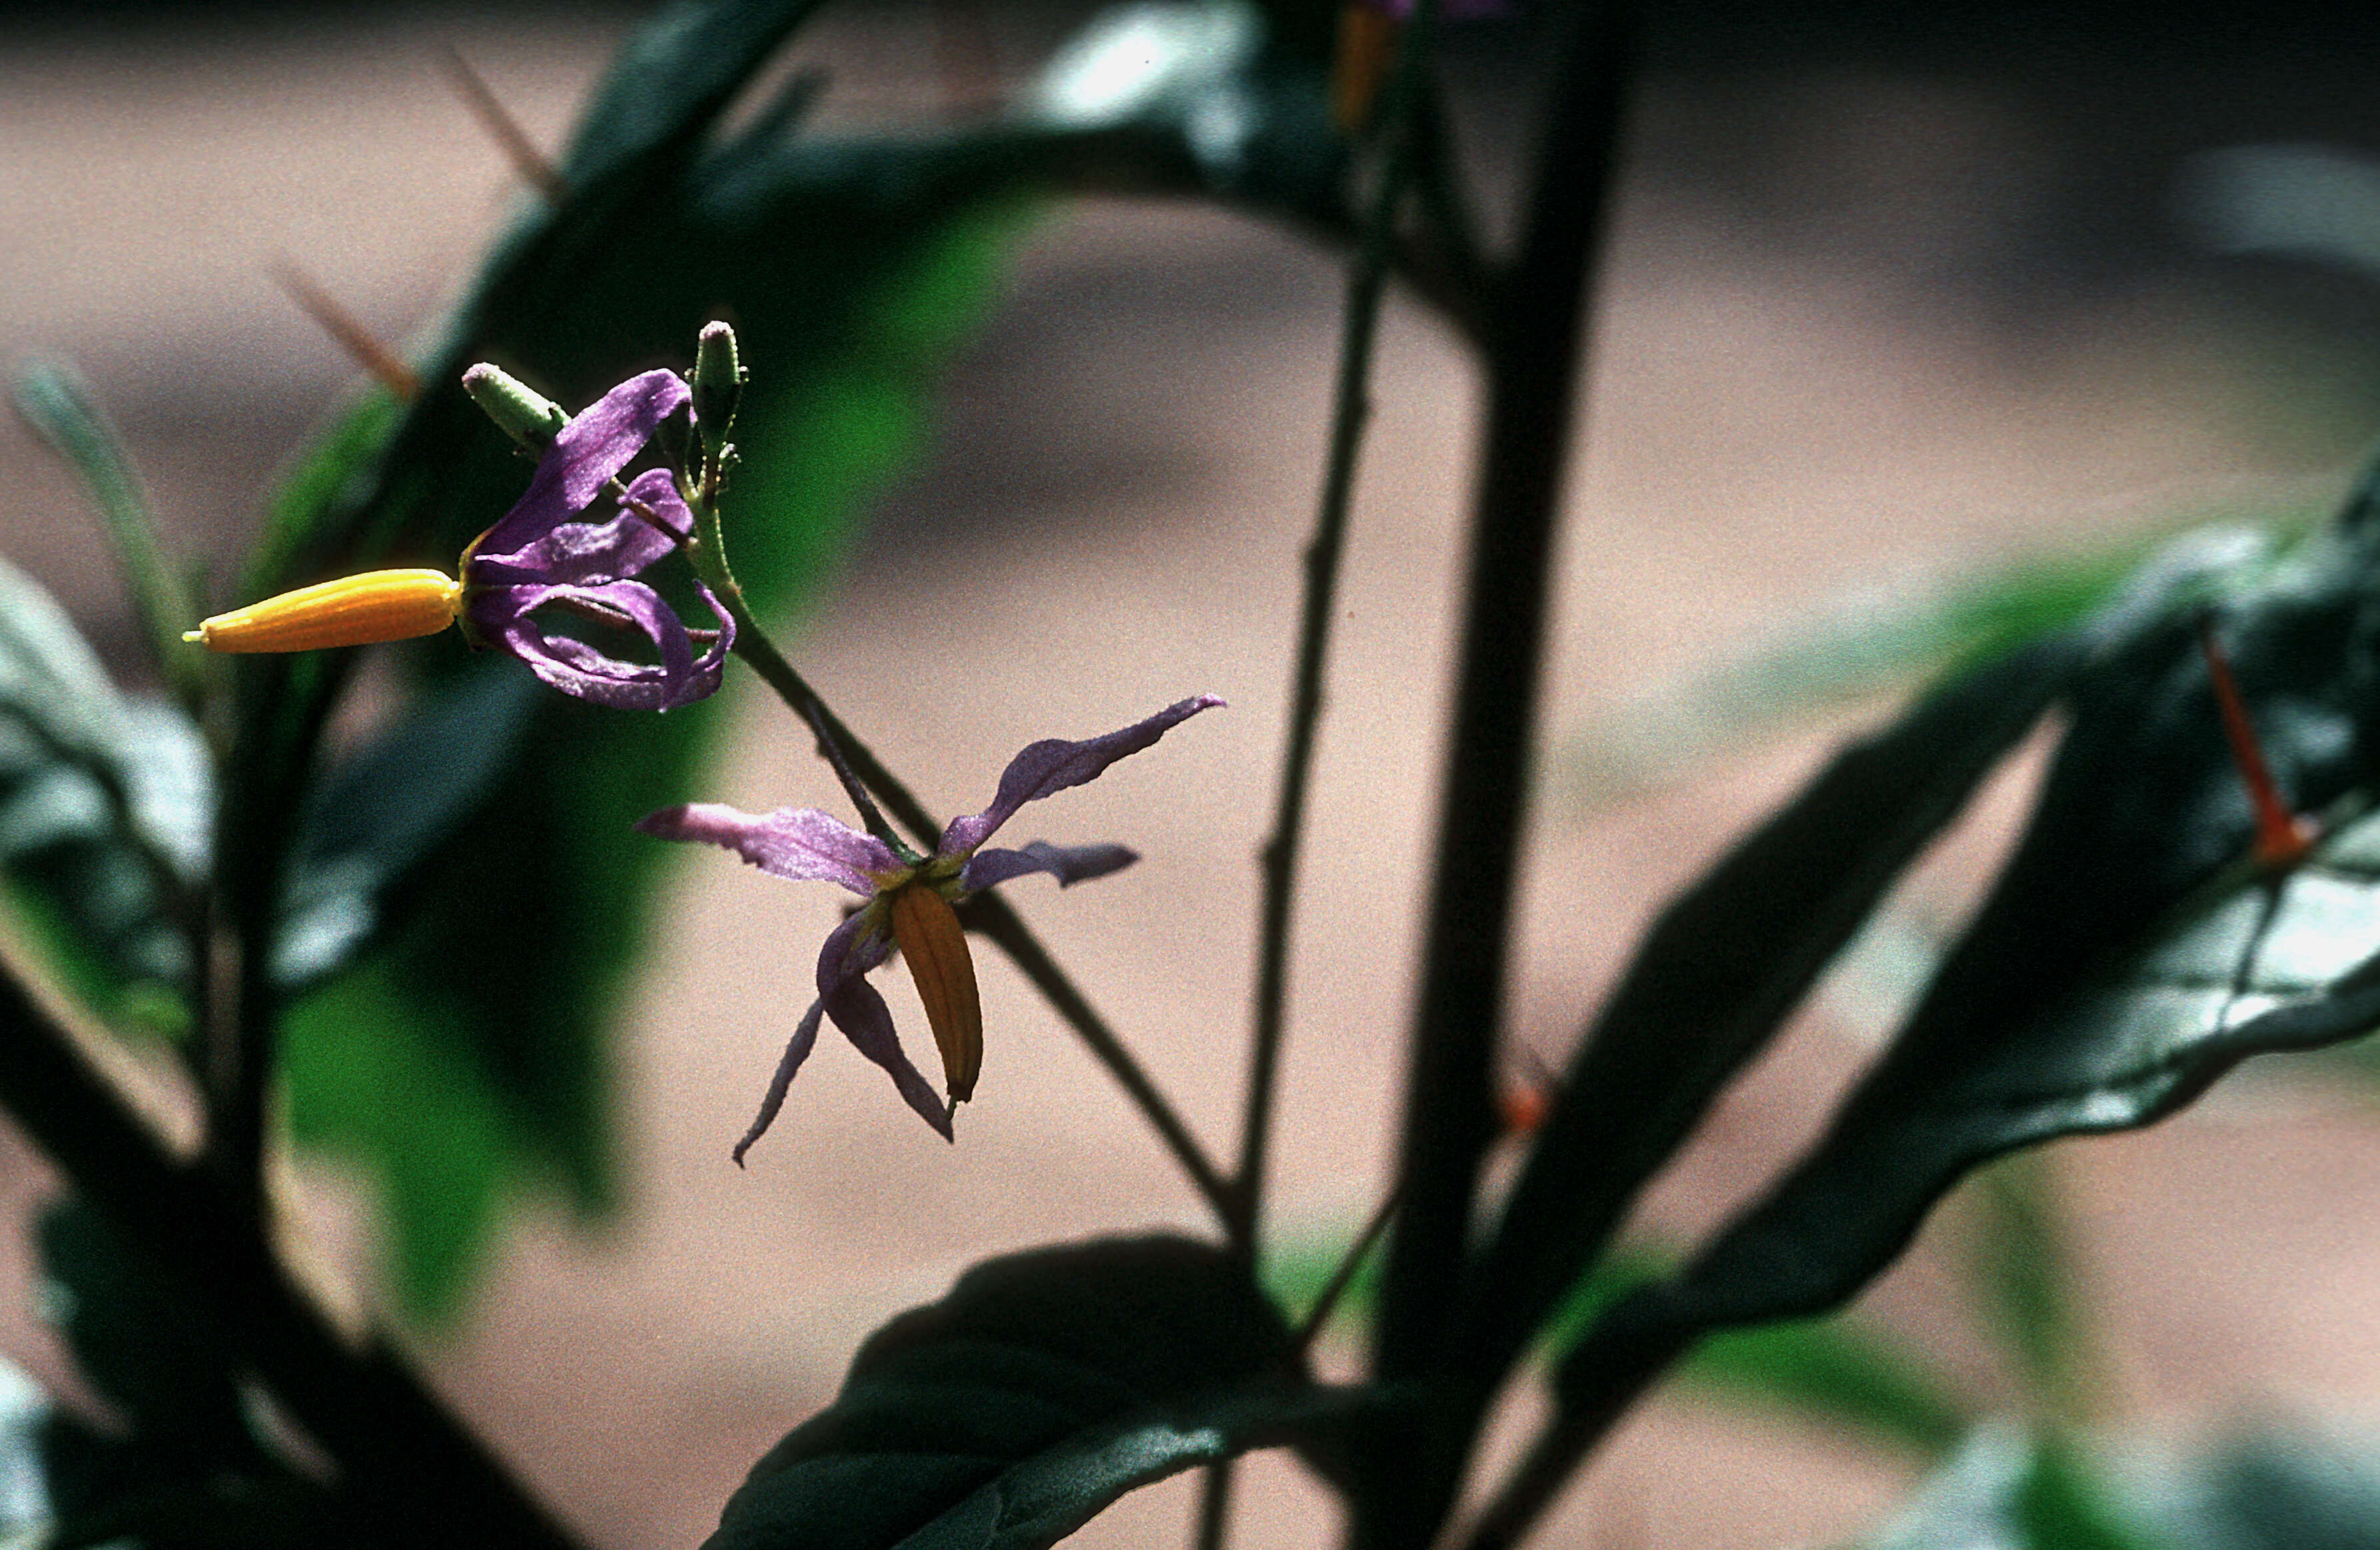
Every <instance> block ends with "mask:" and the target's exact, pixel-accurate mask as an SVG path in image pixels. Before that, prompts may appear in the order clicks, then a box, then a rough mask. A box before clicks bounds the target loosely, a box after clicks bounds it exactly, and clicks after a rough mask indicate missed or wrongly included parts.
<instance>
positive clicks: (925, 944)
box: [892, 883, 983, 1104]
mask: <svg viewBox="0 0 2380 1550" xmlns="http://www.w3.org/2000/svg"><path fill="white" fill-rule="evenodd" d="M892 939H893V940H894V941H896V942H898V943H900V944H901V956H902V957H903V958H905V959H906V960H907V961H908V963H909V977H910V978H911V979H913V980H915V981H917V999H919V1000H921V1001H923V1002H924V1003H925V1004H926V1023H927V1024H928V1025H929V1027H931V1028H932V1029H933V1030H934V1047H936V1048H938V1049H940V1050H941V1052H942V1090H943V1091H944V1092H946V1093H948V1094H949V1095H950V1096H951V1102H952V1103H953V1104H961V1103H965V1102H966V1100H967V1099H968V1098H970V1097H972V1096H975V1079H976V1076H977V1073H978V1072H981V1071H982V1070H983V1004H982V1002H981V1001H980V1000H978V999H977V997H976V990H975V960H974V959H973V958H971V957H969V956H968V955H967V945H966V933H965V931H963V930H961V929H960V928H959V917H958V916H957V915H956V914H953V912H952V910H951V906H950V904H949V903H948V902H946V901H945V900H944V899H943V898H942V896H941V894H939V893H937V892H935V891H934V890H933V889H932V888H930V887H929V886H927V885H925V884H923V883H911V884H910V885H908V886H907V887H905V888H903V889H902V890H899V891H898V892H896V893H894V894H893V895H892Z"/></svg>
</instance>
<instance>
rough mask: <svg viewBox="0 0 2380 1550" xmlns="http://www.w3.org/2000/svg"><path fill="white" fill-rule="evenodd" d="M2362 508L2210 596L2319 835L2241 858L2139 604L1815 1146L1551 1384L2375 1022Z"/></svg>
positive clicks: (1817, 1281)
mask: <svg viewBox="0 0 2380 1550" xmlns="http://www.w3.org/2000/svg"><path fill="white" fill-rule="evenodd" d="M2375 551H2380V523H2375V521H2374V511H2373V509H2372V508H2371V507H2370V506H2369V505H2368V504H2366V503H2364V502H2363V501H2362V500H2361V499H2360V498H2359V500H2358V502H2357V503H2355V505H2353V506H2352V507H2351V508H2350V512H2349V514H2348V515H2347V517H2346V518H2345V519H2344V520H2342V522H2341V523H2340V524H2339V525H2338V526H2337V527H2334V528H2332V529H2329V530H2327V531H2325V533H2323V534H2320V535H2317V537H2316V538H2315V539H2312V540H2310V541H2309V542H2308V543H2307V544H2306V545H2304V546H2302V547H2301V549H2300V550H2299V551H2297V552H2296V553H2295V554H2294V555H2292V556H2291V557H2290V558H2289V560H2288V561H2287V562H2286V563H2281V564H2279V565H2277V566H2275V567H2271V568H2269V569H2266V570H2260V571H2259V572H2257V573H2256V574H2253V575H2244V576H2242V577H2240V579H2239V580H2238V581H2237V582H2236V584H2234V585H2233V586H2231V587H2228V589H2227V595H2226V596H2225V597H2224V598H2223V599H2222V602H2221V608H2220V618H2219V626H2218V627H2219V632H2220V634H2221V635H2222V636H2224V637H2225V638H2226V639H2227V640H2228V646H2229V650H2230V654H2231V656H2232V659H2233V660H2234V663H2235V666H2236V668H2237V671H2238V675H2239V677H2240V682H2241V684H2242V686H2243V689H2244V691H2245V694H2246V696H2247V697H2248V701H2249V704H2250V706H2251V708H2252V710H2253V715H2254V717H2255V719H2256V721H2257V722H2258V724H2259V726H2260V727H2261V729H2262V732H2263V735H2264V740H2265V747H2266V752H2267V754H2268V756H2269V757H2270V758H2271V759H2272V761H2273V762H2274V764H2275V765H2276V767H2277V772H2278V775H2279V778H2280V780H2281V781H2282V782H2283V784H2284V785H2285V786H2286V787H2287V788H2288V789H2289V791H2291V792H2293V793H2296V796H2297V798H2298V800H2299V801H2300V802H2301V803H2303V804H2305V805H2309V806H2311V807H2313V809H2315V810H2317V811H2324V812H2326V813H2328V814H2329V815H2330V817H2331V821H2332V824H2333V826H2334V834H2333V837H2332V839H2331V840H2330V841H2328V842H2326V843H2325V844H2324V845H2323V846H2322V847H2321V848H2320V849H2319V850H2318V851H2317V852H2316V854H2315V855H2314V856H2313V859H2312V860H2311V861H2310V862H2309V863H2307V864H2306V865H2304V866H2300V867H2298V868H2297V869H2295V870H2293V871H2291V872H2289V873H2288V874H2286V875H2285V876H2281V877H2278V878H2266V877H2265V876H2262V875H2260V874H2258V873H2257V872H2255V871H2254V870H2253V869H2252V868H2251V867H2250V866H2248V865H2247V863H2246V862H2245V860H2244V855H2245V853H2246V851H2247V848H2248V842H2249V837H2250V827H2251V826H2250V819H2249V814H2248V807H2247V802H2246V798H2245V795H2244V793H2243V790H2242V785H2241V781H2240V775H2239V774H2238V772H2237V771H2236V769H2234V768H2233V766H2232V763H2231V759H2230V756H2229V754H2228V750H2227V747H2226V745H2225V742H2224V739H2223V735H2222V733H2221V731H2220V729H2219V727H2218V725H2217V722H2216V710H2215V705H2214V699H2213V695H2212V692H2211V690H2210V688H2209V686H2208V681H2207V673H2206V668H2205V665H2204V661H2203V660H2202V658H2201V655H2200V649H2199V645H2198V637H2197V633H2196V629H2195V627H2194V623H2193V621H2192V619H2191V618H2190V617H2187V616H2185V617H2180V618H2173V617H2160V616H2158V615H2156V614H2155V613H2154V612H2149V613H2144V614H2142V615H2140V616H2139V617H2138V618H2137V619H2136V620H2135V621H2133V622H2132V623H2131V624H2130V625H2129V627H2128V628H2127V630H2126V632H2125V633H2124V634H2122V635H2121V636H2116V637H2113V638H2112V640H2111V644H2110V647H2109V648H2108V650H2107V653H2106V655H2105V656H2104V657H2103V658H2102V659H2101V660H2098V661H2097V662H2095V663H2094V664H2093V666H2092V668H2091V670H2090V672H2088V673H2087V674H2085V675H2084V676H2083V678H2082V680H2081V681H2080V683H2079V684H2078V687H2077V689H2076V691H2075V692H2074V694H2073V696H2072V700H2073V720H2072V724H2071V727H2070V731H2069V732H2068V733H2067V736H2066V738H2065V741H2064V743H2063V745H2061V747H2060V749H2059V751H2058V758H2057V760H2056V762H2055V764H2054V765H2053V767H2052V769H2051V771H2050V774H2049V777H2048V779H2047V781H2046V783H2045V786H2044V788H2043V791H2042V794H2041V797H2040V799H2039V803H2038V805H2037V807H2036V809H2035V812H2034V818H2033V821H2032V823H2031V825H2030V827H2029V828H2028V829H2027V831H2026V834H2025V837H2024V839H2023V840H2022V842H2021V843H2020V845H2019V847H2018V849H2017V852H2016V854H2015V855H2014V856H2013V857H2012V859H2011V860H2010V863H2009V866H2008V867H2007V869H2006V870H2005V872H2004V873H2003V875H2002V877H2001V878H2000V879H1999V881H1998V884H1997V885H1996V887H1995V888H1994V890H1993V892H1992V894H1991V897H1990V898H1989V899H1988V900H1987V901H1986V902H1985V904H1984V906H1983V908H1982V909H1981V910H1980V911H1979V912H1978V914H1977V916H1976V918H1975V920H1974V922H1973V925H1972V926H1970V927H1969V929H1968V930H1967V932H1966V933H1965V934H1964V936H1963V937H1962V938H1961V940H1960V942H1959V944H1958V946H1957V947H1956V949H1955V950H1954V951H1952V953H1951V954H1950V956H1949V959H1948V961H1947V962H1946V963H1944V965H1943V967H1942V969H1941V971H1940V973H1939V974H1938V975H1937V976H1936V978H1935V980H1934V982H1933V984H1932V985H1931V987H1929V988H1928V990H1927V992H1926V994H1925V998H1924V999H1922V1001H1921V1002H1920V1004H1919V1006H1918V1007H1917V1009H1916V1010H1915V1011H1914V1012H1913V1013H1912V1015H1911V1017H1910V1019H1909V1021H1908V1023H1907V1024H1906V1025H1905V1026H1904V1028H1903V1029H1902V1031H1901V1032H1900V1035H1899V1036H1898V1037H1897V1039H1896V1040H1895V1041H1894V1043H1893V1045H1892V1046H1891V1047H1890V1048H1889V1049H1888V1051H1887V1053H1886V1054H1885V1056H1884V1057H1883V1058H1882V1059H1881V1060H1879V1061H1878V1062H1877V1064H1876V1068H1875V1069H1874V1070H1873V1071H1871V1072H1869V1073H1868V1075H1867V1076H1866V1077H1865V1078H1864V1080H1863V1081H1862V1082H1861V1083H1860V1084H1859V1086H1858V1087H1857V1088H1856V1089H1855V1090H1854V1091H1853V1093H1852V1096H1850V1097H1849V1098H1848V1099H1847V1100H1846V1101H1845V1103H1844V1105H1843V1107H1842V1108H1841V1110H1840V1113H1839V1114H1838V1115H1837V1117H1836V1119H1835V1120H1834V1121H1833V1123H1832V1125H1831V1126H1830V1128H1829V1130H1828V1133H1827V1134H1826V1136H1825V1137H1824V1138H1823V1139H1822V1140H1821V1141H1820V1142H1819V1143H1818V1144H1817V1146H1816V1148H1815V1150H1814V1151H1813V1152H1812V1153H1811V1154H1810V1156H1808V1157H1806V1158H1805V1159H1804V1160H1803V1162H1802V1163H1801V1164H1800V1165H1799V1166H1798V1167H1796V1168H1795V1169H1793V1170H1792V1171H1791V1173H1789V1174H1788V1175H1787V1176H1786V1177H1785V1178H1784V1180H1783V1181H1781V1182H1779V1184H1777V1185H1776V1186H1774V1187H1773V1188H1772V1189H1771V1190H1770V1191H1769V1192H1768V1193H1767V1196H1766V1197H1765V1198H1764V1199H1762V1200H1761V1201H1760V1202H1758V1203H1757V1204H1755V1205H1754V1206H1753V1207H1751V1208H1750V1209H1749V1210H1748V1211H1747V1212H1746V1213H1745V1214H1744V1215H1743V1216H1742V1217H1739V1218H1738V1219H1737V1220H1736V1221H1735V1222H1734V1223H1733V1224H1732V1225H1731V1226H1730V1227H1729V1228H1728V1229H1725V1230H1724V1231H1723V1232H1722V1233H1721V1234H1720V1235H1719V1236H1718V1238H1717V1239H1716V1240H1715V1241H1713V1242H1712V1243H1711V1244H1710V1245H1709V1246H1708V1247H1706V1249H1705V1251H1704V1252H1703V1253H1702V1255H1701V1257H1700V1258H1699V1259H1698V1260H1697V1261H1696V1262H1695V1263H1694V1265H1692V1266H1690V1267H1689V1268H1688V1269H1687V1270H1686V1271H1685V1272H1684V1273H1683V1275H1682V1276H1681V1277H1680V1278H1677V1279H1675V1280H1673V1281H1671V1282H1670V1283H1667V1284H1666V1285H1663V1286H1661V1287H1658V1288H1656V1289H1653V1290H1651V1291H1649V1292H1648V1293H1646V1294H1645V1295H1643V1296H1640V1297H1637V1298H1633V1299H1631V1300H1630V1301H1629V1302H1626V1303H1623V1304H1622V1305H1621V1307H1619V1308H1617V1309H1615V1310H1614V1312H1613V1314H1612V1315H1611V1316H1610V1317H1609V1318H1608V1319H1607V1320H1606V1321H1605V1326H1604V1327H1602V1328H1600V1329H1598V1330H1597V1333H1596V1334H1595V1335H1594V1336H1592V1337H1590V1338H1589V1339H1588V1340H1587V1341H1585V1342H1584V1343H1583V1344H1582V1345H1581V1347H1580V1348H1579V1350H1578V1351H1577V1352H1576V1353H1574V1354H1573V1359H1572V1360H1571V1361H1570V1362H1566V1363H1565V1369H1564V1372H1563V1374H1562V1376H1563V1387H1564V1391H1565V1393H1566V1394H1567V1395H1568V1396H1569V1397H1570V1399H1571V1400H1572V1402H1573V1403H1577V1404H1583V1405H1587V1406H1593V1405H1596V1404H1597V1403H1598V1402H1599V1401H1598V1400H1597V1398H1596V1396H1595V1393H1594V1391H1595V1390H1596V1389H1597V1387H1600V1386H1602V1385H1603V1384H1605V1383H1606V1382H1607V1381H1609V1380H1610V1379H1611V1378H1612V1377H1614V1375H1615V1374H1618V1375H1621V1376H1624V1365H1623V1366H1622V1367H1621V1368H1614V1367H1613V1366H1612V1362H1614V1361H1615V1360H1617V1358H1618V1355H1619V1353H1620V1352H1621V1350H1644V1349H1647V1348H1648V1347H1652V1348H1658V1347H1660V1346H1662V1345H1664V1344H1666V1343H1667V1342H1669V1341H1670V1340H1672V1339H1683V1338H1691V1337H1692V1335H1693V1334H1694V1333H1695V1332H1698V1331H1706V1330H1709V1329H1713V1328H1718V1327H1725V1326H1734V1325H1741V1324H1750V1323H1757V1322H1762V1321H1765V1320H1767V1319H1772V1318H1778V1317H1782V1316H1788V1315H1791V1314H1806V1313H1812V1312H1815V1311H1818V1310H1820V1309H1824V1308H1828V1307H1831V1306H1834V1305H1836V1304H1838V1303H1840V1302H1842V1301H1844V1300H1845V1299H1847V1298H1848V1297H1850V1296H1851V1295H1852V1293H1853V1292H1854V1291H1856V1290H1858V1288H1859V1287H1860V1286H1862V1285H1864V1283H1865V1282H1866V1280H1867V1279H1868V1278H1870V1277H1872V1276H1873V1275H1875V1274H1876V1272H1877V1271H1878V1270H1879V1269H1881V1268H1882V1267H1883V1266H1884V1265H1886V1264H1887V1263H1888V1262H1889V1261H1890V1259H1891V1258H1892V1256H1893V1255H1894V1254H1895V1253H1898V1252H1899V1251H1900V1247H1901V1245H1902V1244H1903V1243H1905V1242H1906V1241H1907V1240H1908V1238H1909V1235H1910V1234H1911V1233H1912V1232H1913V1231H1914V1230H1915V1229H1916V1226H1917V1223H1918V1221H1919V1220H1920V1219H1921V1218H1922V1217H1923V1216H1924V1214H1925V1210H1926V1209H1927V1208H1928V1207H1929V1206H1930V1205H1932V1203H1933V1202H1934V1201H1935V1200H1936V1199H1937V1198H1938V1197H1939V1195H1940V1194H1941V1193H1942V1192H1943V1191H1944V1190H1946V1189H1948V1188H1949V1185H1950V1184H1951V1183H1952V1182H1953V1181H1955V1180H1956V1179H1957V1178H1958V1177H1959V1176H1960V1175H1961V1174H1962V1173H1963V1172H1965V1171H1966V1170H1967V1169H1970V1168H1972V1167H1973V1166H1975V1165H1976V1164H1977V1163H1979V1162H1982V1161H1985V1160H1986V1159H1987V1158H1990V1157H1992V1156H1998V1155H1999V1154H2001V1153H2003V1152H2007V1151H2010V1150H2014V1149H2016V1148H2019V1147H2022V1146H2025V1145H2029V1144H2035V1143H2038V1142H2041V1141H2045V1140H2048V1139H2050V1138H2052V1137H2055V1136H2058V1135H2066V1134H2072V1133H2076V1132H2100V1131H2113V1130H2121V1129H2126V1128H2129V1127H2131V1126H2135V1125H2141V1124H2145V1123H2147V1122H2149V1121H2151V1120H2155V1119H2157V1118H2158V1117H2160V1116H2162V1115H2164V1114H2166V1113H2168V1112H2170V1111H2171V1110H2172V1109H2173V1108H2177V1107H2179V1106H2180V1105H2181V1104H2183V1103H2186V1102H2188V1101H2189V1100H2190V1099H2191V1098H2192V1097H2193V1096H2196V1095H2197V1094H2198V1093H2199V1092H2201V1091H2203V1090H2204V1087H2205V1086H2206V1085H2207V1084H2209V1083H2210V1082H2212V1081H2214V1080H2215V1079H2216V1077H2217V1076H2218V1075H2220V1074H2221V1073H2222V1072H2224V1071H2226V1070H2228V1069H2229V1067H2230V1066H2231V1065H2233V1064H2234V1063H2236V1062H2237V1061H2239V1060H2241V1059H2242V1058H2244V1057H2246V1056H2248V1055H2250V1054H2253V1053H2255V1052H2257V1051H2260V1050H2272V1049H2289V1048H2305V1047H2313V1046H2316V1045H2320V1044H2324V1043H2329V1042H2335V1041H2337V1040H2339V1039H2343V1038H2350V1037H2353V1036H2355V1035H2359V1034H2362V1033H2363V1032H2366V1031H2368V1030H2369V1029H2371V1028H2372V1027H2374V1025H2380V817H2357V816H2356V815H2357V814H2359V813H2360V812H2361V810H2362V808H2364V807H2366V806H2368V805H2370V803H2371V800H2372V797H2373V794H2374V759H2373V750H2374V746H2375V744H2374V736H2375V733H2380V695H2376V694H2375V685H2380V672H2375V667H2380V664H2375V662H2374V649H2375V648H2376V647H2380V587H2375V585H2374V583H2375V570H2380V553H2375Z"/></svg>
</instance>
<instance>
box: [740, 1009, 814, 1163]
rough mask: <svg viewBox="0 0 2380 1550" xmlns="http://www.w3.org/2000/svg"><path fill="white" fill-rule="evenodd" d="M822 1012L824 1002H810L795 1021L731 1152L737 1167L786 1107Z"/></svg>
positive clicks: (812, 1042) (811, 1044) (808, 1056)
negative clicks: (766, 1087) (755, 1108)
mask: <svg viewBox="0 0 2380 1550" xmlns="http://www.w3.org/2000/svg"><path fill="white" fill-rule="evenodd" d="M824 1011H826V1003H825V1002H824V1001H812V1002H811V1003H810V1010H809V1011H806V1012H804V1013H802V1020H801V1022H799V1023H796V1024H795V1026H794V1036H793V1037H792V1038H789V1039H787V1040H786V1041H785V1052H784V1053H783V1055H781V1056H779V1057H778V1058H777V1072H776V1074H775V1075H773V1076H771V1077H770V1078H769V1090H768V1092H767V1093H766V1094H765V1095H763V1096H761V1099H760V1112H759V1113H758V1114H756V1115H754V1116H753V1117H752V1123H751V1126H750V1128H749V1129H747V1130H746V1131H745V1132H744V1139H743V1140H741V1141H738V1142H737V1143H736V1144H735V1151H734V1152H733V1153H732V1154H730V1155H731V1156H734V1157H735V1166H736V1167H738V1168H742V1167H743V1166H744V1154H745V1153H747V1152H748V1151H750V1150H751V1149H752V1143H754V1142H756V1141H758V1140H759V1139H760V1137H761V1135H762V1134H764V1133H765V1132H767V1131H768V1129H769V1126H770V1124H771V1122H772V1121H773V1120H775V1119H776V1118H777V1110H779V1109H780V1108H784V1107H785V1089H786V1088H788V1087H790V1086H792V1085H793V1084H794V1072H797V1071H799V1070H801V1069H802V1062H803V1061H804V1060H808V1059H809V1058H810V1047H811V1046H813V1045H815V1044H817V1043H818V1031H819V1018H820V1014H822V1013H823V1012H824Z"/></svg>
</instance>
